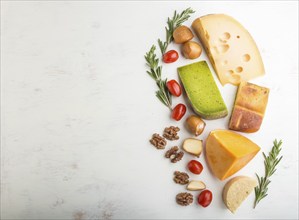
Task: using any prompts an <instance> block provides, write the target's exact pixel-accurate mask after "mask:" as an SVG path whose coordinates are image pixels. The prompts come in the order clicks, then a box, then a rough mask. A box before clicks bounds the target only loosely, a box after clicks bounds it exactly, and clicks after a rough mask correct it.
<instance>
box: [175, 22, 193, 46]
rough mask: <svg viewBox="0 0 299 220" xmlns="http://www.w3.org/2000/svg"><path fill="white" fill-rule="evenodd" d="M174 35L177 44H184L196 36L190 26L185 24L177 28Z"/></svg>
mask: <svg viewBox="0 0 299 220" xmlns="http://www.w3.org/2000/svg"><path fill="white" fill-rule="evenodd" d="M172 36H173V39H174V42H175V43H177V44H183V43H185V42H187V41H189V40H191V39H192V38H193V37H194V35H193V33H192V31H191V30H190V28H188V27H186V26H184V25H182V26H180V27H178V28H176V29H175V30H174V32H173V35H172Z"/></svg>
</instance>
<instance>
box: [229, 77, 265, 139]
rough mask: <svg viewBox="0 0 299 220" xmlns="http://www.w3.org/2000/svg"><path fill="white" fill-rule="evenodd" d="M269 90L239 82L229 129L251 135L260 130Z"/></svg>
mask: <svg viewBox="0 0 299 220" xmlns="http://www.w3.org/2000/svg"><path fill="white" fill-rule="evenodd" d="M268 96H269V89H268V88H265V87H261V86H258V85H255V84H252V83H248V82H241V83H240V85H239V88H238V92H237V95H236V99H235V105H234V108H233V111H232V115H231V118H230V122H229V129H231V130H235V131H241V132H247V133H252V132H256V131H258V130H259V129H260V127H261V124H262V121H263V118H264V114H265V111H266V107H267V103H268Z"/></svg>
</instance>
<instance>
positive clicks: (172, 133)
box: [163, 126, 180, 141]
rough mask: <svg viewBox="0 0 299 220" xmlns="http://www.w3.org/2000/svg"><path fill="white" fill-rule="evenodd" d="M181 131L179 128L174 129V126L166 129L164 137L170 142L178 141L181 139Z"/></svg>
mask: <svg viewBox="0 0 299 220" xmlns="http://www.w3.org/2000/svg"><path fill="white" fill-rule="evenodd" d="M179 131H180V128H179V127H174V126H170V127H166V128H165V129H164V133H163V137H165V138H166V139H167V140H170V141H173V140H178V139H179V136H178V132H179Z"/></svg>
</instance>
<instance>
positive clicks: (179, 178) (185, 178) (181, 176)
mask: <svg viewBox="0 0 299 220" xmlns="http://www.w3.org/2000/svg"><path fill="white" fill-rule="evenodd" d="M173 181H174V182H175V183H177V184H181V185H185V184H187V183H189V175H188V174H187V173H185V172H180V171H175V172H174V178H173Z"/></svg>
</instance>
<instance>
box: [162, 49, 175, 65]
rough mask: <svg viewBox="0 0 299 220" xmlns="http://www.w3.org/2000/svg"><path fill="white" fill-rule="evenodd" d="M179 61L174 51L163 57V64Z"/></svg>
mask: <svg viewBox="0 0 299 220" xmlns="http://www.w3.org/2000/svg"><path fill="white" fill-rule="evenodd" d="M177 59H179V54H178V52H176V51H175V50H170V51H168V52H167V53H165V54H164V55H163V61H164V63H173V62H175V61H177Z"/></svg>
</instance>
